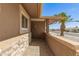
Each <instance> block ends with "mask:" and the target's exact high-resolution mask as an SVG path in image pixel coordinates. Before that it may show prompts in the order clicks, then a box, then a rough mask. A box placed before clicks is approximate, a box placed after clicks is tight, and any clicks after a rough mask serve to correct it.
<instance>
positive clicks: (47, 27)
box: [46, 19, 49, 33]
mask: <svg viewBox="0 0 79 59" xmlns="http://www.w3.org/2000/svg"><path fill="white" fill-rule="evenodd" d="M46 32H47V33H48V32H49V24H48V19H46Z"/></svg>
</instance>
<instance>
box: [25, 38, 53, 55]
mask: <svg viewBox="0 0 79 59" xmlns="http://www.w3.org/2000/svg"><path fill="white" fill-rule="evenodd" d="M53 55H54V54H53V53H52V52H51V50H50V49H49V47H48V45H47V44H46V41H45V40H42V39H33V40H32V42H31V44H30V45H29V47H28V48H27V49H26V51H25V52H24V56H53Z"/></svg>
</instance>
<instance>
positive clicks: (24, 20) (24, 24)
mask: <svg viewBox="0 0 79 59" xmlns="http://www.w3.org/2000/svg"><path fill="white" fill-rule="evenodd" d="M22 28H27V18H26V17H25V16H24V15H22Z"/></svg>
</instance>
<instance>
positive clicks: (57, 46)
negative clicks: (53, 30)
mask: <svg viewBox="0 0 79 59" xmlns="http://www.w3.org/2000/svg"><path fill="white" fill-rule="evenodd" d="M64 40H66V39H63V40H61V38H57V37H54V36H52V35H50V34H48V35H47V43H48V45H49V48H50V49H51V50H52V52H53V53H54V54H55V56H76V55H78V53H79V52H76V50H79V49H76V48H75V47H76V46H75V45H73V44H71V43H68V42H66V41H64Z"/></svg>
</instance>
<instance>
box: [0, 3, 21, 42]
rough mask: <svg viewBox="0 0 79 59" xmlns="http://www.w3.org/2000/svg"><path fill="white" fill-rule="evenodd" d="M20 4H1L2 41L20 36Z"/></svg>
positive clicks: (0, 35)
mask: <svg viewBox="0 0 79 59" xmlns="http://www.w3.org/2000/svg"><path fill="white" fill-rule="evenodd" d="M19 14H20V13H19V4H0V41H1V40H4V39H6V38H10V37H13V36H16V35H19V29H20V20H19V19H20V15H19Z"/></svg>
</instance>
